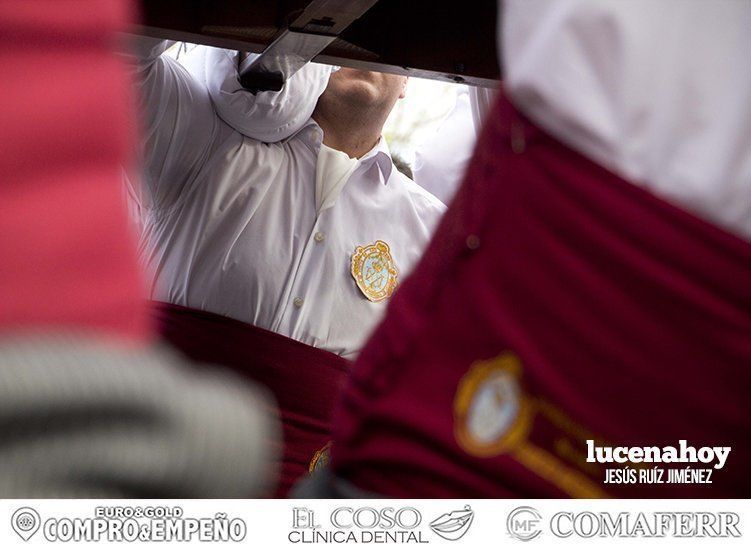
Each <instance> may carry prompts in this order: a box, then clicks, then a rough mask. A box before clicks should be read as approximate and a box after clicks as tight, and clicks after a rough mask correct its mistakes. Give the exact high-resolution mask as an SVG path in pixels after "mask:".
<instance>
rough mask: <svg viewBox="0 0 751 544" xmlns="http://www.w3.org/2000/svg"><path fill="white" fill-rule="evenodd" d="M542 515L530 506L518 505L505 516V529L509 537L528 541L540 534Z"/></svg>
mask: <svg viewBox="0 0 751 544" xmlns="http://www.w3.org/2000/svg"><path fill="white" fill-rule="evenodd" d="M541 525H542V516H541V515H540V513H539V512H538V511H537V510H535V509H534V508H532V507H531V506H520V507H519V508H515V509H514V510H512V511H511V513H510V514H509V515H508V517H507V518H506V531H507V532H508V534H509V536H510V537H511V538H515V539H517V540H521V541H522V542H529V541H530V540H533V539H535V538H537V537H538V536H540V533H542V529H541V528H540V527H541Z"/></svg>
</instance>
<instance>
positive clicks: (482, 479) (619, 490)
mask: <svg viewBox="0 0 751 544" xmlns="http://www.w3.org/2000/svg"><path fill="white" fill-rule="evenodd" d="M489 120H490V121H489V122H488V124H487V126H486V127H485V129H484V134H483V136H482V138H481V141H480V142H479V145H478V148H477V149H476V151H475V156H474V158H473V161H472V163H471V166H470V168H469V170H468V173H467V176H466V179H465V183H464V185H463V187H462V188H461V190H460V192H459V194H458V195H457V197H456V200H455V201H454V203H453V205H452V206H451V208H450V209H449V211H448V213H447V215H446V216H445V218H444V220H443V222H442V224H441V226H440V227H439V229H438V231H437V233H436V235H435V237H434V239H433V241H432V243H431V245H430V247H429V248H428V250H427V253H426V255H425V256H424V258H423V260H422V261H421V263H420V264H419V265H418V267H417V269H416V271H415V272H414V273H413V274H412V276H410V277H409V278H408V279H407V280H406V281H405V282H404V283H403V285H402V286H401V288H400V290H399V291H398V292H397V294H396V295H395V298H394V299H393V301H392V302H391V304H390V306H389V311H388V314H387V316H386V319H385V320H384V322H383V323H382V324H381V326H380V327H379V328H378V329H377V331H376V333H375V334H374V335H373V336H372V337H371V339H370V341H369V342H368V344H367V345H366V347H365V349H364V351H363V353H362V356H361V357H360V359H359V360H358V361H357V362H356V363H355V365H354V367H353V372H352V374H351V378H350V381H349V383H348V385H347V386H346V388H345V393H344V397H343V402H341V403H340V404H339V405H338V407H337V409H336V411H335V415H334V421H333V428H334V446H333V448H332V467H333V469H334V471H335V473H336V474H337V475H338V476H340V477H344V478H346V479H348V480H350V481H351V482H352V483H354V484H356V485H357V486H359V487H360V488H362V489H365V490H368V491H374V492H377V493H382V494H385V495H390V496H395V497H565V496H580V497H601V496H630V497H634V496H638V497H660V496H673V497H705V496H707V497H709V496H714V497H728V498H730V497H745V496H747V495H748V492H749V491H750V490H751V472H749V471H748V466H749V464H750V463H751V418H749V415H748V414H749V391H751V365H749V362H751V245H749V244H748V243H747V242H746V241H744V240H741V239H739V238H737V237H734V236H733V235H731V234H729V233H727V232H725V231H723V230H720V229H719V228H717V227H715V226H714V225H711V224H709V223H706V222H704V221H702V220H700V219H698V218H696V217H694V216H693V215H691V214H689V213H687V212H685V211H683V210H681V209H678V208H676V207H674V206H672V205H670V204H668V203H666V202H664V201H662V200H660V199H658V198H656V197H655V196H653V195H652V194H650V193H647V192H645V191H643V190H642V189H640V188H638V187H636V186H634V185H633V184H630V183H628V182H626V181H624V180H623V179H620V178H619V177H617V176H615V175H614V174H612V173H610V172H608V171H606V170H605V169H603V168H601V167H599V166H598V165H596V164H594V163H593V162H591V161H590V160H588V159H586V158H585V157H583V156H581V155H579V154H577V153H575V152H574V151H572V150H570V149H568V148H567V147H565V146H564V145H562V144H561V143H559V142H557V141H556V140H554V139H553V138H551V137H549V136H547V135H546V134H544V133H543V132H542V131H540V130H538V129H537V128H536V127H535V126H534V125H533V124H532V123H530V122H529V121H528V120H526V119H525V118H524V117H523V116H521V115H520V114H519V113H518V112H517V111H516V110H515V109H514V107H513V106H512V105H511V104H510V103H509V102H508V101H506V100H505V99H503V98H502V99H501V100H500V102H499V103H498V104H497V106H496V108H495V110H494V111H493V112H492V113H491V115H490V116H489ZM488 361H493V362H492V363H490V365H491V366H492V365H496V368H499V367H502V366H503V365H504V364H507V363H509V362H511V363H514V364H511V365H509V367H508V368H510V370H508V371H503V370H496V374H495V376H496V378H497V379H498V380H499V381H501V382H503V380H506V382H505V383H507V384H508V383H512V384H513V383H515V384H516V386H517V388H518V389H517V392H516V394H514V393H513V388H511V389H507V390H499V397H498V398H497V400H496V401H495V402H497V403H498V405H497V408H498V411H497V413H496V419H495V420H492V419H487V418H486V419H484V420H482V419H478V420H476V423H477V422H479V423H483V422H484V423H485V426H484V427H482V426H480V427H477V428H476V430H477V429H483V428H484V429H485V430H487V429H489V428H490V426H489V425H492V424H497V423H498V421H499V420H498V419H497V418H501V417H508V416H509V414H514V417H510V418H508V426H507V429H506V430H505V435H500V436H498V437H495V438H497V440H496V441H495V443H492V441H491V443H489V444H486V445H487V446H488V451H486V452H482V451H479V450H478V449H476V448H473V447H467V446H466V445H465V444H466V442H464V443H462V441H461V437H462V436H466V431H467V429H466V426H464V420H463V419H462V415H461V414H462V412H461V409H462V408H461V407H462V406H465V405H466V403H467V398H470V399H472V398H473V397H472V391H473V390H472V387H471V384H472V380H475V383H474V386H482V385H483V383H482V379H481V378H478V376H482V374H481V373H478V369H480V368H482V367H483V365H487V364H488V363H487V362H488ZM514 366H516V367H517V368H516V369H515V370H513V369H511V368H512V367H514ZM490 384H491V382H489V381H488V382H485V384H484V385H485V386H488V387H489V386H490ZM486 391H490V389H486ZM462 394H465V396H464V397H462ZM466 394H468V395H469V396H468V397H467V396H466ZM504 395H505V396H504ZM488 399H489V397H486V398H485V401H486V404H485V408H484V409H485V410H486V412H485V414H486V415H487V413H488V412H487V410H488V406H489V404H488V403H489V402H490V401H489V400H488ZM474 400H478V399H477V398H474ZM491 404H492V403H491ZM475 406H476V407H479V406H480V405H479V404H477V405H475ZM465 407H466V406H465ZM503 409H506V410H507V411H506V412H503ZM478 410H479V408H478ZM478 413H480V412H478ZM512 434H513V435H514V436H512ZM491 438H493V437H492V436H491ZM495 438H494V439H495ZM587 439H595V440H596V443H597V445H599V446H602V445H608V444H611V445H616V446H621V445H634V446H678V441H679V440H682V439H683V440H688V441H689V445H691V446H695V447H696V448H699V447H705V446H731V447H732V452H731V453H730V455H729V458H728V461H727V464H726V466H725V467H724V468H723V469H722V470H715V471H714V474H713V481H714V483H713V484H711V485H681V486H676V485H654V486H633V485H603V483H602V482H603V477H604V468H616V467H617V466H616V465H606V466H602V465H594V464H587V463H585V462H584V460H585V458H586V445H585V441H586V440H587ZM480 442H481V441H480ZM493 450H495V451H493ZM684 466H685V464H675V465H663V468H666V467H672V468H683V467H684ZM694 466H695V467H703V466H704V465H701V464H700V463H699V464H694Z"/></svg>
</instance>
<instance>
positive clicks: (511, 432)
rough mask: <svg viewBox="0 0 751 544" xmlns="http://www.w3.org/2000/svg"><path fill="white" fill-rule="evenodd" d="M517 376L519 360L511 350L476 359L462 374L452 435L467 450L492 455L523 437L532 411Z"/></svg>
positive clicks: (506, 448) (527, 429)
mask: <svg viewBox="0 0 751 544" xmlns="http://www.w3.org/2000/svg"><path fill="white" fill-rule="evenodd" d="M520 377H521V362H520V361H519V359H518V358H517V357H516V356H515V355H513V354H511V353H503V354H501V355H499V356H498V357H496V358H494V359H490V360H487V361H476V362H475V363H474V364H473V365H472V367H471V368H470V369H469V371H468V372H467V373H466V374H465V375H464V376H463V377H462V379H461V381H460V382H459V386H458V388H457V391H456V397H455V398H454V436H455V437H456V440H457V442H458V443H459V445H460V446H461V447H462V448H463V449H464V450H465V451H466V452H467V453H469V454H471V455H474V456H477V457H492V456H495V455H499V454H501V453H504V452H507V451H509V450H511V449H513V448H514V447H516V446H517V445H518V444H519V443H520V442H521V441H523V440H525V439H526V437H527V435H528V433H529V430H530V426H531V420H532V414H531V409H530V406H529V402H528V400H527V398H526V396H525V395H524V393H523V391H522V389H521V386H520V384H519V378H520Z"/></svg>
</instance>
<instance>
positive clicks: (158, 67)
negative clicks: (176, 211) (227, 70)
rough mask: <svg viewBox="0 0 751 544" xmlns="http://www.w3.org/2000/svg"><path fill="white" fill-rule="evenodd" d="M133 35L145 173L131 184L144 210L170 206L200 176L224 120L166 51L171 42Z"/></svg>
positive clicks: (131, 54)
mask: <svg viewBox="0 0 751 544" xmlns="http://www.w3.org/2000/svg"><path fill="white" fill-rule="evenodd" d="M128 38H129V43H130V48H129V51H128V54H127V55H126V57H127V59H128V61H129V63H130V65H131V69H132V71H133V73H134V74H135V83H134V85H135V88H136V96H135V98H136V103H137V107H138V110H139V113H140V122H141V125H140V128H141V138H140V142H141V145H140V153H139V155H140V157H139V158H140V160H141V168H142V170H141V173H142V175H141V176H140V178H141V179H138V180H133V181H132V182H131V189H132V194H133V196H134V197H135V198H136V200H137V202H138V204H139V206H140V207H141V208H145V209H149V208H165V207H169V206H171V205H173V204H175V203H176V202H177V201H178V200H179V198H180V196H181V194H183V192H184V191H185V189H186V187H187V186H189V185H190V184H191V183H192V182H193V181H194V180H195V178H196V176H197V174H198V172H199V170H200V168H201V166H202V165H203V164H204V163H205V162H206V160H207V158H208V156H209V154H210V150H211V146H212V144H213V143H214V142H215V141H216V140H217V135H218V132H219V130H220V126H219V125H220V123H219V120H218V118H217V116H216V113H215V112H214V109H213V107H212V105H211V100H210V98H209V95H208V92H207V90H206V87H205V86H204V85H203V84H202V83H201V82H199V81H197V80H196V79H195V78H193V77H192V76H191V75H190V74H189V73H188V72H187V71H186V70H185V69H184V68H183V67H182V66H180V65H179V64H178V63H177V61H175V60H174V59H172V58H170V57H169V56H168V55H163V54H162V53H164V51H166V50H167V48H168V47H169V46H170V45H171V42H168V41H165V40H159V39H154V38H147V37H141V36H138V37H136V36H129V37H128ZM131 177H132V176H131Z"/></svg>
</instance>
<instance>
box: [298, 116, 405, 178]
mask: <svg viewBox="0 0 751 544" xmlns="http://www.w3.org/2000/svg"><path fill="white" fill-rule="evenodd" d="M296 137H300V138H302V140H303V142H305V145H307V146H308V147H309V148H310V149H311V150H312V151H313V152H314V153H316V154H318V151H319V150H320V148H321V142H322V141H323V130H322V129H321V127H320V126H319V125H318V123H316V122H315V121H314V120H313V119H312V118H311V119H309V120H308V122H307V123H305V124H304V125H303V126H302V128H301V129H300V130H298V131H297V132H296V133H295V134H294V135H293V136H291V137H290V138H296ZM373 161H375V162H376V164H377V165H378V169H379V171H380V173H381V182H383V184H384V185H388V182H389V178H391V172H392V169H393V167H394V163H393V161H392V160H391V152H390V150H389V146H388V144H387V143H386V138H384V137H383V135H381V137H380V138H379V139H378V143H376V145H375V146H373V149H371V150H370V151H368V152H367V153H366V154H365V155H363V156H362V157H360V163H362V164H369V163H371V162H373Z"/></svg>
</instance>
